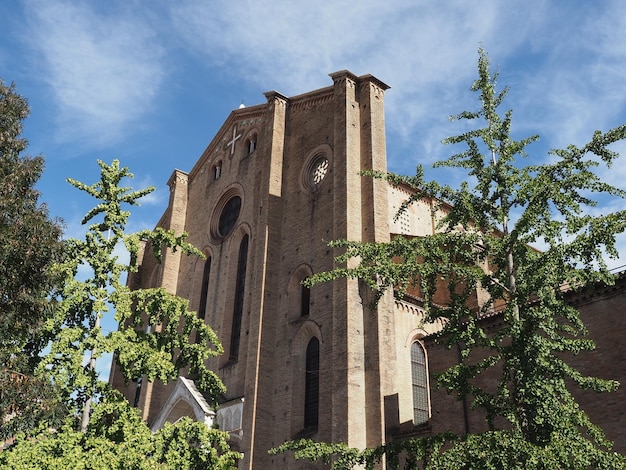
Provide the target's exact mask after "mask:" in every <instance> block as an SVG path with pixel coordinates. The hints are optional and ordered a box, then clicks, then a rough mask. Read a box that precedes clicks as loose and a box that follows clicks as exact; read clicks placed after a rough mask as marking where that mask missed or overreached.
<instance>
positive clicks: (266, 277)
mask: <svg viewBox="0 0 626 470" xmlns="http://www.w3.org/2000/svg"><path fill="white" fill-rule="evenodd" d="M331 79H332V82H333V84H332V86H329V87H327V88H323V89H320V90H316V91H313V92H310V93H306V94H303V95H299V96H295V97H286V96H283V95H281V94H280V93H278V92H268V93H266V94H265V97H266V101H267V102H266V103H265V104H261V105H258V106H252V107H247V108H241V109H237V110H234V111H233V112H232V113H231V114H230V115H229V116H228V118H227V119H226V121H225V122H224V124H223V125H222V127H221V128H220V129H219V131H218V132H217V133H216V135H215V137H214V138H213V140H212V141H211V142H210V144H209V145H208V147H207V148H206V150H205V151H204V152H203V154H202V155H201V156H200V158H199V160H198V162H197V163H196V164H195V166H194V167H193V168H192V169H191V171H189V173H185V172H183V171H180V170H175V171H174V173H173V175H172V177H171V178H170V181H169V183H168V184H169V186H170V201H169V204H168V207H167V209H166V210H165V212H164V214H163V216H162V218H161V220H160V221H159V224H158V225H159V226H162V227H164V228H172V229H174V230H176V231H177V232H182V231H183V230H184V231H187V232H188V233H189V239H188V240H189V242H191V243H192V244H193V245H195V246H196V247H198V248H199V249H201V250H202V251H203V252H204V253H205V254H206V255H207V257H208V258H210V263H211V265H210V276H209V280H208V286H207V287H206V289H205V293H206V299H207V301H206V308H205V310H206V314H205V319H206V321H207V323H208V324H210V325H211V326H212V327H213V328H214V329H215V330H216V331H217V333H218V335H219V337H220V339H221V341H222V343H223V345H224V349H225V351H226V353H225V354H224V355H223V356H222V357H220V358H215V359H213V360H211V363H210V366H211V367H212V368H213V369H214V370H215V371H216V372H217V373H218V375H219V376H220V378H221V379H222V380H223V381H224V383H225V385H226V387H227V389H228V391H227V394H226V396H224V397H221V399H222V401H223V402H224V405H223V407H224V410H222V416H220V410H218V411H217V413H218V416H217V421H218V422H220V423H227V422H228V423H238V424H237V425H236V427H234V428H233V429H226V430H227V431H230V432H231V436H233V440H232V442H233V447H235V448H237V449H239V450H240V451H242V452H243V453H244V459H243V461H242V462H241V463H240V468H249V469H252V468H255V469H265V468H317V467H316V466H311V465H310V464H307V463H303V462H295V461H293V459H292V458H291V457H285V456H277V457H271V456H269V455H268V454H267V450H268V449H270V448H271V447H273V446H276V445H278V444H281V443H282V442H284V441H286V440H289V439H292V438H295V437H300V436H307V437H311V438H314V439H318V440H321V441H328V442H346V443H347V444H348V445H350V446H353V447H365V446H375V445H378V444H381V443H382V442H385V440H387V439H389V438H391V437H392V435H394V434H402V433H403V432H405V431H407V430H409V431H411V432H413V431H415V427H414V426H413V422H412V420H413V407H412V395H411V393H412V391H411V364H410V360H411V358H410V347H411V344H412V343H413V342H415V341H421V342H422V344H424V345H425V346H426V352H427V357H428V361H429V364H430V370H431V372H432V371H436V370H441V368H442V367H443V366H444V365H446V364H448V363H450V361H453V360H454V356H450V354H451V353H450V352H447V351H444V350H442V349H438V348H437V346H436V345H434V344H432V343H430V342H429V340H428V337H429V335H431V334H432V333H434V332H435V331H437V330H438V328H440V326H441V325H423V322H422V316H423V311H421V309H420V307H419V305H418V304H416V303H415V302H411V301H410V299H405V300H403V301H400V300H395V299H394V298H393V296H392V295H391V294H389V295H386V296H385V297H383V298H382V300H381V302H380V303H379V305H378V307H377V311H375V312H373V311H371V310H370V309H369V307H368V301H369V299H368V294H367V292H366V289H365V288H364V286H363V285H362V284H361V283H360V282H359V281H356V280H338V281H334V282H332V283H325V284H319V285H316V286H314V287H313V288H312V289H311V290H310V292H309V293H307V294H303V290H302V287H301V284H300V281H301V280H302V279H304V278H306V277H307V276H309V275H311V274H312V273H317V272H322V271H328V270H331V269H333V268H334V267H335V264H334V260H333V259H334V256H335V255H336V254H338V253H336V252H334V250H333V249H331V248H329V247H328V246H327V242H328V241H331V240H336V239H350V240H358V241H379V242H383V241H388V240H389V239H390V236H391V234H394V233H403V234H407V235H413V236H418V235H427V234H430V233H433V230H434V226H435V224H434V221H433V218H432V216H431V212H430V206H429V204H428V203H426V202H424V203H419V204H416V205H414V206H412V207H411V208H410V209H409V211H408V213H407V216H406V217H403V218H401V219H399V220H394V218H393V216H394V215H395V212H396V210H397V209H398V208H399V206H400V204H401V203H402V201H403V200H405V199H406V197H407V196H408V192H407V191H408V189H403V188H390V187H388V185H387V183H385V182H383V181H380V180H375V179H371V178H364V177H362V176H360V175H359V171H361V170H364V169H373V170H380V171H386V169H387V165H386V143H385V123H384V109H383V108H384V94H385V90H386V89H387V88H388V87H387V86H386V85H385V84H384V83H382V82H381V81H379V80H378V79H376V78H375V77H372V76H369V75H366V76H361V77H357V76H355V75H353V74H351V73H350V72H348V71H342V72H337V73H334V74H331ZM237 197H238V198H240V201H241V205H240V210H239V213H238V215H237V214H235V215H236V217H235V220H234V221H233V223H234V225H233V228H232V231H231V232H229V233H221V232H222V231H227V230H226V228H225V227H226V226H227V225H228V224H227V221H226V219H227V217H225V216H224V215H223V214H224V213H225V212H228V211H227V209H226V208H227V207H229V206H228V205H229V203H230V202H232V200H233V198H237ZM246 237H247V239H248V240H249V243H248V248H247V251H246V253H245V255H246V256H245V259H246V269H245V278H244V279H243V282H244V284H245V289H244V290H243V297H242V298H241V299H240V300H242V302H243V303H242V304H241V305H242V309H241V322H240V333H239V336H238V338H239V347H238V348H235V349H236V350H237V351H236V352H237V354H236V357H231V355H230V354H229V351H230V350H231V349H232V348H231V342H232V341H234V339H233V338H235V337H236V335H233V332H232V328H233V325H234V324H236V322H234V321H233V318H234V316H236V310H237V307H236V305H237V302H238V300H237V299H236V290H237V289H236V286H237V285H238V280H237V279H238V271H241V268H240V267H238V266H239V264H240V262H239V259H240V255H239V252H240V249H241V244H242V240H244V239H245V238H246ZM204 266H205V265H204V261H202V260H200V259H197V258H194V257H181V256H180V255H179V254H178V253H175V254H172V253H167V254H166V256H165V258H164V261H163V264H162V265H158V264H156V263H155V261H154V260H153V258H152V256H151V253H150V252H149V250H146V253H145V254H144V257H143V262H142V265H141V267H140V270H139V272H138V273H136V274H134V275H132V276H131V277H130V278H129V281H128V282H129V285H130V286H132V287H135V288H138V287H142V286H145V287H154V286H163V287H165V288H166V289H168V290H169V291H170V292H174V293H176V294H178V295H180V296H183V297H185V298H188V299H189V300H190V305H191V308H192V309H194V310H200V305H199V303H200V297H201V292H202V291H203V287H202V282H203V272H204ZM303 295H307V296H309V302H308V306H307V308H306V311H303V307H302V296H303ZM594 305H595V306H594ZM619 305H623V302H620V301H619V299H618V300H616V305H615V308H614V309H613V310H612V311H611V312H610V313H606V312H604V313H603V312H601V311H600V310H602V309H601V308H600V307H598V306H597V303H593V302H591V303H587V304H585V305H584V306H583V305H582V304H581V308H582V309H586V310H588V311H589V315H592V316H593V315H595V316H594V317H593V318H597V319H598V321H597V322H595V323H594V324H592V325H590V328H591V330H592V331H593V332H594V333H596V332H597V333H598V334H600V335H604V336H605V338H606V340H607V341H608V342H609V344H608V345H607V346H609V347H608V352H607V354H609V353H610V354H609V355H610V356H611V357H609V356H608V355H607V356H606V357H605V356H602V357H600V356H598V359H597V360H598V361H606V366H605V367H604V369H598V364H596V363H594V366H593V367H594V368H595V370H596V371H597V372H598V373H600V372H602V373H604V372H605V371H606V373H607V376H608V377H610V376H611V375H609V374H610V373H612V372H615V371H614V370H611V368H612V367H613V366H612V364H617V367H618V368H619V372H620V373H621V374H622V375H623V371H622V370H623V367H622V364H623V363H624V361H619V362H613V361H615V360H619V359H620V358H621V359H623V353H622V352H621V351H618V350H617V348H615V344H618V343H614V344H613V345H612V346H611V343H610V342H611V341H614V340H615V341H616V340H617V338H615V335H617V334H618V333H617V331H618V330H613V331H611V326H610V325H611V324H612V323H611V322H614V321H615V319H612V320H611V322H609V321H608V320H605V319H602V316H603V315H604V316H607V315H609V316H611V315H616V314H617V315H618V316H619V313H622V312H620V310H619ZM586 315H587V314H586ZM622 316H623V315H622ZM611 318H612V317H611ZM235 326H236V325H235ZM622 326H623V322H622ZM596 330H597V331H596ZM619 331H623V328H622V330H619ZM313 337H315V338H317V339H318V340H319V414H318V416H319V419H318V423H317V426H316V427H313V428H305V426H304V395H305V369H306V367H305V365H306V350H307V345H308V344H309V342H310V341H311V339H312V338H313ZM588 360H594V361H595V360H596V359H588ZM603 364H604V362H603ZM110 380H111V383H112V384H113V386H114V387H116V388H118V389H120V390H122V391H123V392H124V393H125V394H126V396H127V397H128V399H129V400H131V402H132V401H133V400H134V398H135V394H136V392H137V386H136V384H134V383H133V384H130V385H129V386H125V385H124V383H123V380H122V379H121V377H120V374H119V372H118V371H117V370H116V369H115V368H113V369H112V371H111V379H110ZM431 385H432V384H431ZM178 389H181V390H186V389H185V388H184V387H181V385H180V383H179V385H178V388H176V384H169V385H168V386H163V385H162V384H159V383H155V384H154V385H148V384H144V386H143V387H142V388H141V389H140V395H139V402H138V404H139V406H140V408H141V409H142V410H143V416H144V419H146V420H147V422H148V424H150V425H152V424H154V423H155V421H156V420H157V419H159V422H162V421H163V420H164V419H165V420H167V416H166V415H167V412H168V411H167V410H168V406H170V405H168V404H171V405H172V406H176V410H177V411H176V414H175V416H179V415H180V413H182V411H181V410H185V409H189V410H192V409H196V410H197V409H199V408H198V406H195V408H194V406H191V405H190V406H189V407H185V406H179V405H176V404H175V403H173V402H175V401H176V400H173V399H172V393H178V392H176V390H178ZM180 393H182V392H180ZM433 393H437V395H433V396H432V400H431V410H430V412H431V415H432V419H431V420H430V421H429V423H428V424H427V425H426V427H425V429H432V430H433V431H438V430H440V429H441V428H442V427H443V426H444V425H445V426H450V427H452V428H453V430H457V431H461V432H462V430H463V429H464V419H463V416H464V414H463V409H462V406H460V404H459V403H458V402H456V401H455V400H454V399H451V398H450V397H447V396H445V394H444V396H440V394H439V392H433ZM620 393H623V392H620ZM187 395H189V394H187ZM184 396H186V395H181V399H184ZM189 396H191V395H189ZM620 397H622V399H621V400H620V399H619V398H618V397H617V396H616V397H614V398H611V400H613V402H611V403H613V404H612V405H610V406H607V407H604V405H601V404H600V403H596V405H597V406H596V407H594V408H593V409H590V413H591V414H592V416H593V413H596V411H595V410H596V408H597V409H598V411H597V413H598V419H600V420H602V419H605V418H606V419H610V418H609V415H610V416H621V422H622V423H623V422H624V415H623V413H624V411H623V410H624V406H623V405H622V403H623V402H624V400H623V398H624V396H623V395H620ZM606 404H607V405H608V402H606ZM611 406H612V407H613V408H611ZM200 408H201V407H200ZM164 410H165V411H164ZM225 410H228V416H227V415H226V411H225ZM241 410H242V411H241ZM231 411H232V413H231ZM190 413H191V411H190ZM197 413H199V412H197V411H196V414H197ZM233 413H240V415H241V418H240V419H239V418H237V419H231V416H234V415H233ZM619 413H621V415H620V414H619ZM172 416H174V414H172ZM237 416H239V415H237ZM615 423H617V421H615ZM600 424H602V423H600ZM232 426H235V425H232ZM618 427H619V426H617V424H616V425H615V426H613V425H610V426H609V429H607V431H609V434H610V435H611V432H612V431H611V430H612V429H613V428H618ZM615 431H616V432H617V433H619V432H621V431H620V430H619V429H615ZM619 436H622V437H623V436H624V435H623V434H619Z"/></svg>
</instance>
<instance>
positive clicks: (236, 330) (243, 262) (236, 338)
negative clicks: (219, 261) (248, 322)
mask: <svg viewBox="0 0 626 470" xmlns="http://www.w3.org/2000/svg"><path fill="white" fill-rule="evenodd" d="M247 265H248V235H245V236H244V237H243V240H241V245H239V258H238V260H237V281H236V283H235V306H234V308H233V326H232V329H231V332H230V356H229V359H230V360H231V361H236V360H237V359H238V358H239V342H240V339H241V319H242V317H243V300H244V291H245V285H246V267H247Z"/></svg>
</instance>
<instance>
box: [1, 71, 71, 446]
mask: <svg viewBox="0 0 626 470" xmlns="http://www.w3.org/2000/svg"><path fill="white" fill-rule="evenodd" d="M29 112H30V111H29V108H28V103H27V102H26V100H25V99H24V98H23V97H22V96H20V95H19V94H18V93H17V91H16V89H15V86H14V85H10V86H7V85H5V84H4V82H3V81H2V80H1V79H0V440H3V439H5V438H7V437H9V436H12V435H13V434H15V433H16V432H18V431H20V430H26V429H29V428H32V427H33V426H36V423H37V421H38V420H39V419H43V418H45V419H50V420H54V419H55V417H58V416H62V415H64V414H65V410H64V408H63V407H62V406H59V403H58V402H57V401H56V398H55V394H54V390H52V389H51V387H50V384H49V383H46V382H44V381H41V380H39V379H37V378H35V377H34V376H33V372H34V368H35V367H36V365H37V362H38V359H39V356H38V353H39V352H40V351H41V350H42V348H43V347H44V346H45V344H46V342H47V338H46V336H45V334H44V332H43V331H42V329H41V325H42V323H43V322H44V321H45V320H46V319H47V318H49V317H50V316H51V314H52V310H53V308H54V303H53V302H50V298H49V295H50V293H51V291H52V289H53V287H54V286H55V284H56V282H57V279H55V277H54V276H53V275H52V271H51V267H52V265H53V264H54V263H56V262H58V261H59V260H60V257H61V255H62V250H61V243H60V237H61V224H60V222H59V221H57V220H52V219H50V218H49V216H48V211H47V208H46V206H45V205H43V204H41V203H40V202H39V197H40V194H39V192H38V191H37V190H36V189H35V185H36V183H37V181H38V180H39V178H40V177H41V174H42V171H43V167H44V159H43V157H41V156H37V157H29V156H24V155H23V152H24V151H25V150H26V148H27V146H28V142H27V141H26V139H24V138H23V137H21V134H22V129H23V123H24V120H25V119H26V118H27V117H28V114H29ZM36 402H40V403H45V406H44V407H41V406H33V405H34V404H35V403H36Z"/></svg>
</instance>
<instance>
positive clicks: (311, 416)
mask: <svg viewBox="0 0 626 470" xmlns="http://www.w3.org/2000/svg"><path fill="white" fill-rule="evenodd" d="M305 369H306V370H305V378H304V427H305V428H317V423H318V418H319V404H320V342H319V340H318V339H317V338H315V337H313V338H311V341H309V344H308V346H307V348H306V368H305Z"/></svg>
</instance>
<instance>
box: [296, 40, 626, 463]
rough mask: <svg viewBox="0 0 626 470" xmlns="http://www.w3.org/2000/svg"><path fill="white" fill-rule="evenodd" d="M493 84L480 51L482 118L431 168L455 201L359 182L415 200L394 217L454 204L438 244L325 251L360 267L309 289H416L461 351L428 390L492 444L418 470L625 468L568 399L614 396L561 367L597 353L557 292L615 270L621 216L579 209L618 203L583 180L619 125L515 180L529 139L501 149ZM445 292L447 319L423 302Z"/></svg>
mask: <svg viewBox="0 0 626 470" xmlns="http://www.w3.org/2000/svg"><path fill="white" fill-rule="evenodd" d="M496 79H497V75H493V74H491V72H490V70H489V60H488V57H487V54H486V53H485V52H484V51H483V50H480V51H479V60H478V79H477V80H476V81H475V82H474V85H473V86H472V91H474V92H477V93H478V94H479V96H480V102H481V107H480V109H479V110H478V111H471V112H470V111H465V112H462V113H460V114H459V115H457V116H455V117H453V119H455V120H468V121H469V122H470V123H472V124H473V123H477V122H478V123H481V124H480V125H481V127H477V128H473V129H472V130H469V131H467V132H465V133H463V134H461V135H459V136H454V137H450V138H448V139H446V140H445V141H444V143H446V144H453V145H457V144H462V145H464V146H465V149H464V150H462V151H461V152H459V153H457V154H455V155H453V156H452V157H450V158H448V159H447V160H445V161H442V162H439V163H438V164H437V166H439V167H452V168H461V169H464V170H465V171H467V173H468V176H469V177H468V178H467V179H466V181H464V182H463V183H462V184H461V185H460V187H459V188H457V189H455V188H452V187H450V186H447V185H441V184H439V183H437V182H425V181H424V179H423V170H422V169H421V168H419V167H418V171H417V174H416V176H415V177H403V176H398V175H388V174H377V173H369V174H370V175H371V176H375V177H380V178H386V179H387V180H388V181H390V182H391V183H392V184H395V185H398V184H408V185H410V186H412V187H414V188H419V189H418V190H417V191H416V193H415V194H414V195H413V196H412V197H411V199H410V200H409V201H408V202H407V204H406V205H405V206H403V208H402V209H401V210H406V208H407V207H408V205H409V204H412V203H416V202H417V201H419V200H421V199H429V198H435V199H436V200H437V201H444V202H445V203H448V204H451V207H450V206H446V207H445V211H447V214H446V215H445V217H444V218H443V220H441V223H440V225H439V231H438V233H437V234H435V235H433V236H429V237H421V238H413V239H407V238H403V237H397V238H395V239H393V240H392V241H391V242H390V243H357V242H350V241H345V240H344V241H337V242H334V243H333V244H332V245H333V246H335V247H342V248H344V249H345V253H344V254H343V255H341V256H340V257H338V259H337V261H338V262H339V263H345V262H346V261H348V260H350V259H356V260H358V263H359V264H358V266H356V267H354V268H339V269H336V270H335V271H332V272H329V273H321V274H318V275H315V276H313V277H312V279H310V282H312V283H315V282H321V281H328V280H332V279H336V278H340V277H351V278H359V279H363V280H364V281H366V282H367V283H368V284H369V286H370V287H371V288H372V289H373V290H374V291H375V292H376V294H377V296H378V297H377V298H380V296H381V295H382V294H383V293H384V292H385V291H387V290H388V289H396V290H397V291H399V292H400V293H402V292H404V291H406V289H407V288H409V287H416V286H417V287H419V289H420V291H421V294H422V296H423V301H424V307H425V309H426V311H427V320H428V321H434V320H436V319H439V320H440V319H443V320H444V324H445V327H444V330H443V332H442V335H441V340H442V341H444V342H445V344H446V345H447V346H448V347H452V346H453V345H454V346H456V345H458V346H459V347H460V348H461V360H460V363H459V364H457V365H455V366H454V367H451V368H450V369H449V370H447V371H446V372H444V373H443V374H441V375H440V376H439V377H438V378H437V379H438V380H437V381H438V384H439V385H440V386H442V387H444V388H445V389H446V390H447V391H448V392H449V393H452V394H455V395H456V396H458V397H459V398H463V399H466V400H468V401H469V402H471V404H472V407H473V408H480V409H482V410H484V411H485V414H486V417H487V424H488V428H489V432H486V433H484V434H478V435H470V436H459V437H458V438H457V439H454V440H452V441H450V442H449V444H448V445H447V446H446V447H444V448H442V449H441V451H440V452H438V453H436V454H434V455H433V456H432V458H430V460H428V461H423V462H422V465H423V466H424V468H429V469H431V468H432V469H434V468H472V469H473V468H509V467H524V468H587V467H592V468H626V460H625V459H624V457H623V456H619V455H617V454H615V453H613V452H611V450H610V449H611V443H610V442H609V441H608V440H607V439H606V438H605V436H604V434H603V432H602V431H601V429H600V428H598V427H597V426H595V425H594V424H593V423H591V422H590V420H589V418H588V417H587V415H586V414H585V413H584V411H583V410H582V409H580V408H579V406H578V404H577V403H576V402H575V400H574V398H573V396H572V395H571V393H570V390H569V388H568V384H575V385H577V386H580V387H582V388H585V389H592V390H596V391H598V392H605V391H611V390H614V389H615V388H617V386H618V383H616V382H615V381H611V380H602V379H599V378H595V377H588V376H585V375H583V374H581V373H580V372H579V371H578V370H576V369H574V368H573V367H572V366H571V365H570V364H569V363H568V359H569V358H571V357H572V355H575V354H578V353H580V352H583V351H587V350H590V349H593V348H594V344H593V342H592V341H591V340H590V339H589V338H588V337H586V333H587V331H586V329H585V326H584V325H583V323H582V321H581V319H580V316H579V313H578V311H577V310H576V309H575V308H573V307H571V306H569V305H568V304H567V302H566V299H565V296H566V295H567V294H566V291H571V290H575V289H577V288H580V287H581V286H584V285H589V284H593V283H608V284H611V283H612V282H613V277H612V276H611V274H610V273H609V271H608V269H607V266H606V264H605V262H604V261H603V252H605V253H606V254H608V255H609V256H611V257H616V256H617V251H616V248H615V243H616V235H617V234H619V233H621V232H623V231H624V229H625V228H626V211H624V210H621V211H617V212H613V213H609V214H605V215H592V212H591V211H590V210H589V208H593V207H594V206H595V205H596V202H595V199H594V196H595V195H608V196H612V197H616V198H624V196H625V195H626V193H625V192H624V191H622V190H620V189H618V188H615V187H613V186H611V185H609V184H607V183H605V182H604V181H602V179H601V178H600V177H599V176H598V175H597V174H596V173H594V171H595V169H596V168H597V167H598V166H599V165H605V166H608V167H610V166H611V164H612V163H613V162H614V161H615V159H616V158H617V156H618V155H617V154H616V153H615V152H614V151H612V150H610V148H609V146H610V145H611V144H612V143H615V142H617V141H619V140H622V139H624V137H626V125H622V126H620V127H618V128H615V129H612V130H610V131H608V132H605V133H603V132H600V131H596V132H595V133H594V135H593V136H592V138H591V140H590V141H589V143H587V144H586V145H583V146H582V147H576V146H574V145H570V146H568V147H567V148H566V149H559V150H552V151H550V152H549V158H548V159H547V160H546V161H547V162H546V163H537V164H532V165H526V166H521V164H520V157H521V158H525V157H527V155H526V148H527V146H528V145H529V144H531V143H532V142H534V141H535V140H537V136H532V137H529V138H526V139H523V140H519V141H516V140H514V139H513V138H512V137H511V120H512V112H511V111H507V112H506V113H504V115H500V114H498V108H499V106H500V105H501V104H502V102H503V100H504V98H505V96H506V94H507V91H508V90H507V89H506V88H505V89H503V90H501V91H499V92H497V91H496ZM442 204H443V203H440V205H439V206H438V207H437V208H436V210H437V209H442V210H443V209H444V206H443V205H442ZM533 244H537V245H541V246H544V247H545V249H543V251H538V250H536V249H533V248H532V247H531V246H532V245H533ZM442 290H443V291H445V293H446V296H447V298H449V302H448V303H447V305H445V306H441V305H438V304H437V303H435V301H434V298H435V295H436V294H441V291H442ZM477 291H482V292H483V293H485V294H487V295H486V296H485V297H486V298H488V300H486V301H484V303H482V304H479V305H478V306H476V303H475V302H473V303H472V302H471V300H475V297H474V296H475V293H476V292H477ZM438 298H441V297H438ZM496 312H497V313H498V314H500V315H501V316H502V318H503V319H504V326H503V327H502V328H500V329H499V330H498V331H496V332H495V333H493V332H488V331H487V330H486V329H485V328H484V322H483V321H482V319H483V318H484V317H485V316H491V315H493V314H494V313H496ZM485 376H488V377H490V378H494V377H495V378H497V379H498V382H497V386H495V387H491V388H489V387H488V386H487V385H485V384H487V383H489V381H485V380H481V378H483V377H485ZM429 439H430V438H429ZM412 442H413V444H414V445H423V442H422V441H420V440H419V439H418V440H413V441H412ZM420 442H422V444H420ZM305 447H307V446H305ZM309 447H310V446H309ZM295 448H298V446H296V447H295ZM298 449H299V448H298ZM326 449H331V450H333V449H332V447H329V448H326ZM382 449H383V450H385V448H384V447H383V448H382ZM299 452H302V450H299ZM333 452H334V453H337V454H339V455H341V456H343V455H346V451H344V450H342V449H335V450H334V451H333ZM301 455H302V454H301ZM321 455H323V453H322V454H320V453H319V452H318V453H317V454H315V453H313V454H311V455H310V457H317V456H321ZM338 468H340V467H338Z"/></svg>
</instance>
